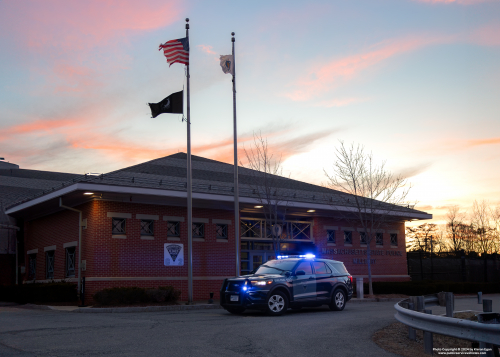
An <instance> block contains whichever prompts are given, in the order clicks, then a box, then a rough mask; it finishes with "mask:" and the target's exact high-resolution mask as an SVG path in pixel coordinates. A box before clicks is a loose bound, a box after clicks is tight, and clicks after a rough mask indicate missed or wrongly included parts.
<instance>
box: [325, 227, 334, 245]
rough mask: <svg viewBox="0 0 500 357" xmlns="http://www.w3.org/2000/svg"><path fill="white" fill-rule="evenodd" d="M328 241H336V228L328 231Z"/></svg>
mask: <svg viewBox="0 0 500 357" xmlns="http://www.w3.org/2000/svg"><path fill="white" fill-rule="evenodd" d="M326 241H327V242H328V243H335V231H334V230H330V229H329V230H327V231H326Z"/></svg>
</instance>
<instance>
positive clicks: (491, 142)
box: [467, 138, 500, 147]
mask: <svg viewBox="0 0 500 357" xmlns="http://www.w3.org/2000/svg"><path fill="white" fill-rule="evenodd" d="M498 144H500V138H490V139H478V140H469V141H468V142H467V145H468V146H469V147H471V146H480V145H498Z"/></svg>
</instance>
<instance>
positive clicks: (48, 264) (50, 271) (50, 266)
mask: <svg viewBox="0 0 500 357" xmlns="http://www.w3.org/2000/svg"><path fill="white" fill-rule="evenodd" d="M54 253H55V251H54V250H49V251H48V252H45V278H46V279H54V255H55V254H54Z"/></svg>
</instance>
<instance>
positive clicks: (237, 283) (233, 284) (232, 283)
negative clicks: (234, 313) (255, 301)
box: [226, 281, 245, 291]
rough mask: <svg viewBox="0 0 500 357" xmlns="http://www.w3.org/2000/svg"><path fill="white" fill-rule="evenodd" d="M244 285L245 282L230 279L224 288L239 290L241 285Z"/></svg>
mask: <svg viewBox="0 0 500 357" xmlns="http://www.w3.org/2000/svg"><path fill="white" fill-rule="evenodd" d="M243 285H245V283H243V282H240V281H230V282H229V283H228V284H227V288H226V290H227V291H240V290H241V287H242V286H243Z"/></svg>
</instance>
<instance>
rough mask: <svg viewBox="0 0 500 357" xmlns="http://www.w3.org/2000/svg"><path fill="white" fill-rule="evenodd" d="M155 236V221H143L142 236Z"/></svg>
mask: <svg viewBox="0 0 500 357" xmlns="http://www.w3.org/2000/svg"><path fill="white" fill-rule="evenodd" d="M152 235H154V221H153V220H152V219H141V236H152Z"/></svg>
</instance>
